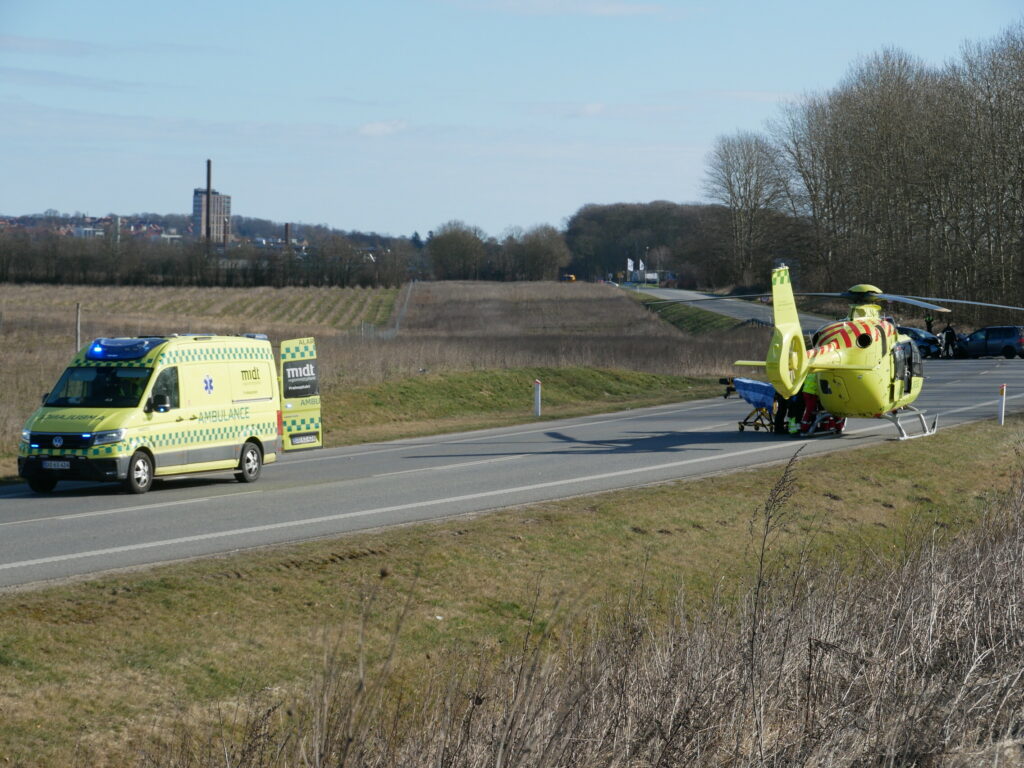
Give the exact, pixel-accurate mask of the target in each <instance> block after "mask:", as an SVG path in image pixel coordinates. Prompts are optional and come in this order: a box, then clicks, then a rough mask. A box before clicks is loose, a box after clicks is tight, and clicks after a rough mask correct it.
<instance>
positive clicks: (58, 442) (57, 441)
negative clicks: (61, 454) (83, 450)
mask: <svg viewBox="0 0 1024 768" xmlns="http://www.w3.org/2000/svg"><path fill="white" fill-rule="evenodd" d="M62 445H64V438H63V437H61V436H60V435H57V436H56V437H55V438H53V447H54V448H60V447H61V446H62Z"/></svg>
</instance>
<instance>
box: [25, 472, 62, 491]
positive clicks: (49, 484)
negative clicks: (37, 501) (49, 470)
mask: <svg viewBox="0 0 1024 768" xmlns="http://www.w3.org/2000/svg"><path fill="white" fill-rule="evenodd" d="M28 487H29V488H31V489H32V490H33V491H35V492H36V493H49V492H50V491H52V490H53V489H54V488H56V487H57V481H56V480H55V479H54V478H52V477H45V476H38V475H37V476H36V477H30V478H29V479H28Z"/></svg>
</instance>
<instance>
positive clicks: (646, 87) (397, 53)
mask: <svg viewBox="0 0 1024 768" xmlns="http://www.w3.org/2000/svg"><path fill="white" fill-rule="evenodd" d="M1022 20H1024V2H1022V0H965V1H964V2H961V1H960V0H945V1H944V0H858V1H857V2H850V1H849V0H846V1H845V2H841V3H840V2H830V1H829V0H818V1H817V2H805V1H804V0H785V1H783V0H778V1H772V0H761V1H760V2H755V1H754V0H750V1H749V2H740V1H738V0H717V1H712V0H360V1H359V2H355V1H354V0H295V2H292V3H283V2H263V1H262V0H247V1H246V2H240V1H238V0H203V1H200V0H175V2H172V3H159V4H149V3H138V2H126V1H122V0H98V1H97V2H91V3H87V2H83V1H82V0H0V146H2V151H0V213H3V214H8V215H17V214H25V213H35V212H42V211H43V210H45V209H47V208H56V209H58V210H61V211H64V212H69V213H74V212H76V211H81V212H84V213H88V214H90V215H94V216H99V215H104V214H107V213H112V212H113V213H118V214H131V213H136V212H143V211H149V212H156V213H186V212H188V211H190V210H191V194H192V189H193V188H194V187H198V186H203V185H204V184H205V162H206V159H207V158H210V159H212V160H213V172H214V186H215V187H216V188H217V189H218V190H219V191H221V192H223V193H226V194H230V195H231V196H232V211H233V213H235V214H239V215H243V216H254V217H261V218H267V219H272V220H275V221H278V222H285V221H291V222H296V223H302V222H306V223H314V224H327V225H329V226H332V227H336V228H339V229H346V230H362V231H376V232H380V233H383V234H391V235H410V234H412V232H413V231H418V232H420V234H421V235H423V236H426V233H427V232H428V231H429V230H432V229H435V228H436V227H438V226H439V225H440V224H442V223H444V222H446V221H449V220H452V219H459V220H462V221H464V222H466V223H467V224H470V225H474V226H478V227H480V228H481V229H483V230H484V231H485V232H486V233H488V234H491V235H495V236H500V235H501V234H502V233H503V232H504V231H506V230H507V229H508V228H509V227H517V226H518V227H523V228H529V227H532V226H535V225H537V224H553V225H555V226H562V225H563V224H564V222H565V220H566V219H567V218H568V217H570V216H571V215H572V214H573V213H575V212H576V211H577V210H578V209H579V208H580V207H581V206H583V205H586V204H587V203H614V202H648V201H651V200H672V201H675V202H698V201H701V200H702V199H703V193H702V180H703V177H704V172H705V163H706V158H707V155H708V152H709V151H710V149H711V147H712V144H713V142H714V140H715V138H716V137H717V136H721V135H728V134H732V133H735V132H737V131H740V130H755V131H756V130H760V129H761V128H762V127H763V126H764V123H765V121H766V120H767V119H769V118H772V117H774V116H776V115H777V114H778V113H779V109H780V105H782V104H784V103H785V102H786V101H788V100H793V99H796V98H799V97H800V96H801V95H803V94H806V93H813V92H823V91H826V90H828V89H829V88H831V87H834V86H835V85H837V84H838V83H839V81H840V80H841V79H842V78H843V77H844V76H845V75H846V74H847V73H848V72H849V71H850V69H851V67H852V66H853V65H854V64H855V63H856V62H857V60H858V59H859V58H860V57H863V56H867V55H870V54H872V53H875V52H878V51H880V50H881V49H882V48H884V47H887V46H888V47H896V48H899V49H902V50H904V51H906V52H907V53H910V54H912V55H914V56H916V57H918V58H920V59H921V60H923V61H924V62H926V63H929V64H934V65H941V64H942V63H943V62H945V61H948V60H951V59H956V58H957V57H958V56H959V52H960V49H961V46H962V44H963V43H964V42H984V41H987V40H990V39H992V38H993V37H995V36H997V35H999V34H1000V33H1001V32H1003V31H1005V30H1006V29H1008V28H1010V27H1011V26H1014V25H1017V24H1020V23H1021V22H1022Z"/></svg>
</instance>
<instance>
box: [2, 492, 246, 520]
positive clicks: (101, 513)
mask: <svg viewBox="0 0 1024 768" xmlns="http://www.w3.org/2000/svg"><path fill="white" fill-rule="evenodd" d="M253 493H263V491H262V490H257V491H242V492H241V493H225V494H221V495H220V496H203V497H201V498H198V499H181V500H180V501H161V502H158V503H156V504H140V505H138V506H135V507H120V508H117V509H99V510H96V511H93V512H74V513H72V514H70V515H51V516H49V517H30V518H27V519H25V520H9V521H8V522H5V523H0V527H3V526H6V525H24V524H25V523H41V522H45V521H47V520H75V519H77V518H79V517H102V516H104V515H119V514H121V513H122V512H139V511H141V510H147V509H160V508H162V507H180V506H182V505H184V504H199V503H201V502H204V501H216V500H218V499H223V498H232V499H234V498H236V497H238V496H248V495H250V494H253Z"/></svg>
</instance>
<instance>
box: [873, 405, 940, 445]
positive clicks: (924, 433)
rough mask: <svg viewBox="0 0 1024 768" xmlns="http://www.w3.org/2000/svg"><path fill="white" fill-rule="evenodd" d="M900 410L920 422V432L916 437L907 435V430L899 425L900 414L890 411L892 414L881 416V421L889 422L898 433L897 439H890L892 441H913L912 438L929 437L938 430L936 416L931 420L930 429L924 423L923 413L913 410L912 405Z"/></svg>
mask: <svg viewBox="0 0 1024 768" xmlns="http://www.w3.org/2000/svg"><path fill="white" fill-rule="evenodd" d="M900 410H902V411H910V412H911V413H912V414H914V415H915V416H917V418H918V420H919V421H920V422H921V432H920V434H917V435H908V434H907V430H905V429H904V428H903V425H902V424H900V414H899V411H892V412H890V413H886V414H884V415H883V416H882V418H883V419H885V420H887V421H891V422H892V423H893V426H895V427H896V431H897V432H899V433H900V436H899V437H895V438H890V439H892V440H913V439H914V438H917V437H928V436H929V435H934V434H935V432H936V431H937V430H938V428H939V417H938V416H937V415H936V417H935V418H934V419H933V420H932V425H931V427H929V426H928V422H927V421H925V418H924V411H920V410H918V409H917V408H915V407H914V406H912V405H905V406H903V408H901V409H900Z"/></svg>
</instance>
